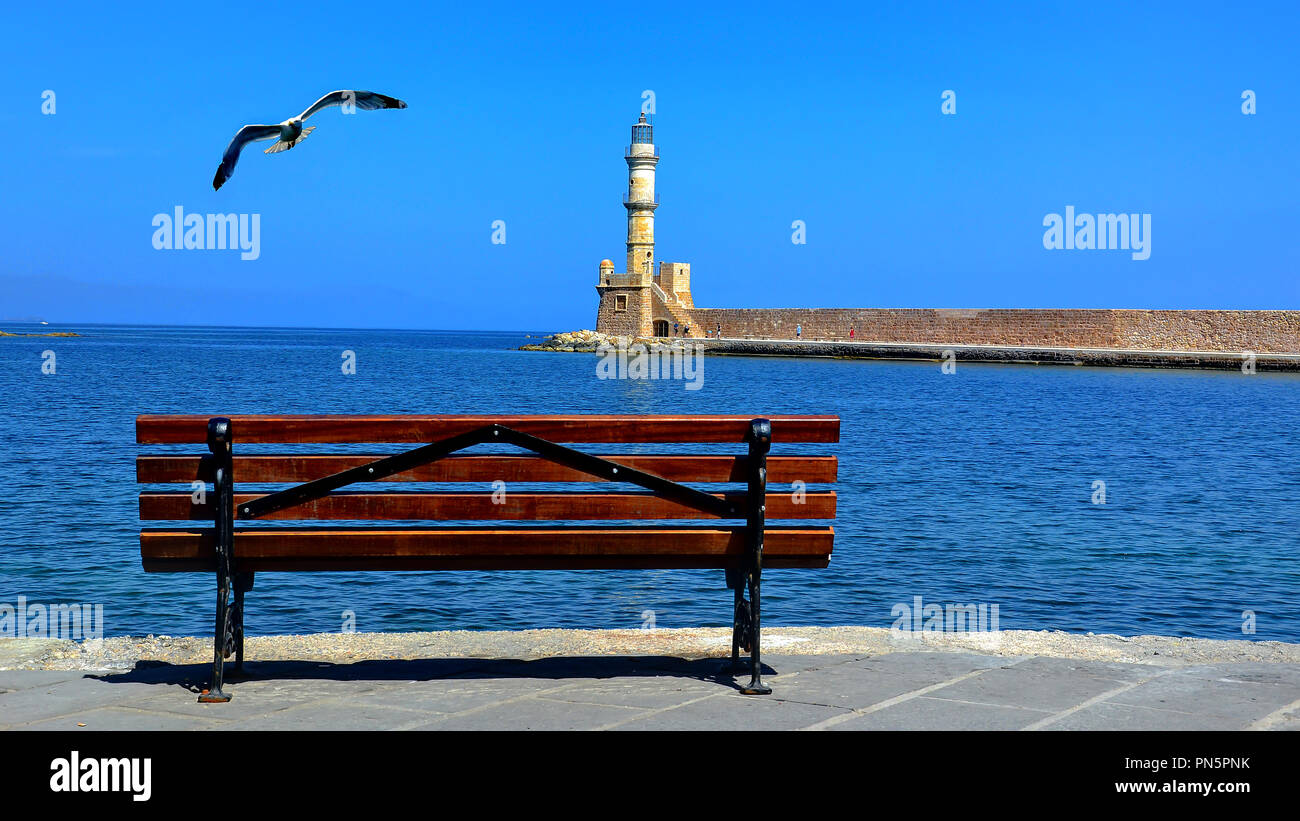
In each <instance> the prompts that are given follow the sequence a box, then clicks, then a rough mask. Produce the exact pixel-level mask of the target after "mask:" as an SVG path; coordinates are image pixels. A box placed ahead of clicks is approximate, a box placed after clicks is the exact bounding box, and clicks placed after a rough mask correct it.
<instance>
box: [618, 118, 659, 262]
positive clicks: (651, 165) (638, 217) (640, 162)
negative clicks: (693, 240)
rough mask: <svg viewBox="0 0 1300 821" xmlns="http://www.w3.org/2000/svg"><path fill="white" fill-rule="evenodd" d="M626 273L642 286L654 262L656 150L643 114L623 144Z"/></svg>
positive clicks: (650, 130)
mask: <svg viewBox="0 0 1300 821" xmlns="http://www.w3.org/2000/svg"><path fill="white" fill-rule="evenodd" d="M624 159H626V160H627V194H625V195H624V196H623V207H625V208H626V209H627V272H628V273H629V274H631V275H632V276H633V278H634V279H636V280H638V281H639V282H640V283H641V284H642V285H644V286H648V285H649V284H650V282H651V280H652V279H653V277H654V273H655V270H654V262H655V209H656V208H658V207H659V202H658V200H657V199H656V198H655V166H656V165H658V164H659V151H658V149H656V148H655V140H654V126H653V125H651V124H650V123H648V122H646V119H645V114H644V113H642V114H641V119H640V120H638V121H637V122H636V125H634V126H632V143H631V145H629V146H628V147H627V154H626V156H625V157H624Z"/></svg>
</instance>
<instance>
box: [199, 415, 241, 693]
mask: <svg viewBox="0 0 1300 821" xmlns="http://www.w3.org/2000/svg"><path fill="white" fill-rule="evenodd" d="M208 449H209V450H211V451H212V457H213V460H214V463H213V467H214V468H215V470H214V471H213V481H212V489H213V491H214V495H215V496H216V514H215V516H214V520H215V521H214V525H215V536H216V554H217V556H216V558H217V621H216V627H215V628H213V638H212V646H213V653H212V655H213V658H212V683H211V684H210V685H209V686H208V689H207V690H205V691H203V692H202V693H200V694H199V701H200V702H202V703H204V704H214V703H221V702H225V701H230V696H228V695H226V693H225V692H224V691H223V690H222V689H221V684H222V673H223V672H224V671H223V667H224V665H225V656H226V646H227V638H228V637H229V638H233V636H232V634H231V633H230V628H231V624H230V616H231V613H230V587H231V573H230V568H231V552H232V551H233V549H234V543H235V522H234V518H235V504H234V503H235V499H234V483H233V479H234V477H233V476H232V475H231V472H230V471H231V462H232V459H231V451H230V420H229V419H225V418H222V417H218V418H215V419H210V420H208Z"/></svg>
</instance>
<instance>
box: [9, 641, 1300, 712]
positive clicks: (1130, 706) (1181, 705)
mask: <svg viewBox="0 0 1300 821" xmlns="http://www.w3.org/2000/svg"><path fill="white" fill-rule="evenodd" d="M764 660H765V668H766V672H765V673H764V679H765V680H766V682H767V683H768V684H769V685H770V686H771V687H772V688H773V691H774V692H773V694H772V695H770V696H765V697H764V696H742V695H740V694H739V693H738V692H737V691H736V687H737V684H738V683H744V682H746V681H748V676H740V677H737V678H736V679H735V680H733V679H732V678H731V677H729V676H721V675H719V671H720V669H721V661H720V660H719V659H717V658H682V657H674V656H652V655H644V656H636V655H622V656H619V655H612V656H554V657H548V658H539V659H535V660H531V661H524V660H511V659H501V660H493V659H483V658H431V659H405V660H404V659H386V660H376V661H358V662H353V663H338V662H327V661H259V662H251V663H250V664H249V665H248V672H249V674H250V675H249V676H248V677H246V678H244V679H234V680H233V681H231V682H228V683H227V690H228V691H229V692H230V693H232V694H233V696H234V698H233V700H232V701H231V702H229V703H227V704H199V703H197V701H196V694H197V692H198V689H199V687H201V686H203V685H204V682H205V679H206V676H207V674H208V667H207V666H204V665H198V664H175V665H173V664H167V663H161V662H156V661H140V662H138V663H136V664H135V666H134V668H133V669H131V670H129V671H126V672H86V671H78V670H7V671H0V729H29V730H50V729H53V730H79V729H84V730H86V731H93V730H148V729H165V730H167V729H174V730H205V729H218V730H224V729H230V730H269V729H344V730H351V729H402V730H426V729H427V730H444V729H445V730H513V729H530V730H569V729H582V730H597V729H609V730H678V729H681V730H713V729H718V730H735V729H748V730H760V729H771V730H793V729H815V730H823V729H824V730H875V729H882V730H884V729H890V730H893V729H899V730H940V729H942V730H952V729H957V730H1083V729H1087V730H1237V729H1260V730H1296V729H1300V664H1292V663H1277V662H1257V661H1252V662H1221V663H1212V664H1192V665H1187V666H1175V667H1170V666H1156V665H1152V664H1145V663H1118V662H1111V661H1091V660H1083V659H1069V658H1055V657H1048V656H1033V655H1028V656H1015V657H1007V656H996V655H985V654H981V653H975V652H950V651H941V652H931V651H927V650H914V651H903V652H891V653H885V654H880V655H865V654H856V655H846V654H835V655H781V654H778V653H769V654H766V655H765V657H764ZM227 669H228V670H230V669H231V668H230V667H228V668H227Z"/></svg>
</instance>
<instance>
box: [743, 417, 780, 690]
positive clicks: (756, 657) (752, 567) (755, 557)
mask: <svg viewBox="0 0 1300 821" xmlns="http://www.w3.org/2000/svg"><path fill="white" fill-rule="evenodd" d="M749 424H750V427H749V489H748V493H747V494H746V495H747V497H748V499H749V521H748V522H747V525H746V528H745V532H746V541H747V542H748V548H749V551H748V552H749V557H748V558H749V573H748V575H749V627H750V631H751V633H750V643H751V645H752V646H751V648H750V653H749V662H750V669H751V678H750V680H749V684H746V685H745V686H744V687H742V688H740V692H742V693H744V694H745V695H747V696H765V695H767V694H769V693H771V692H772V688H771V687H768V686H767V685H766V684H764V683H763V654H762V650H761V649H760V644H759V643H760V634H761V632H762V631H761V626H760V621H759V611H760V608H759V588H760V580H761V578H762V574H763V528H764V523H765V521H766V517H767V504H766V502H767V452H768V450H769V449H770V448H771V446H772V423H771V422H769V421H768V420H766V419H755V420H753V421H752V422H750V423H749Z"/></svg>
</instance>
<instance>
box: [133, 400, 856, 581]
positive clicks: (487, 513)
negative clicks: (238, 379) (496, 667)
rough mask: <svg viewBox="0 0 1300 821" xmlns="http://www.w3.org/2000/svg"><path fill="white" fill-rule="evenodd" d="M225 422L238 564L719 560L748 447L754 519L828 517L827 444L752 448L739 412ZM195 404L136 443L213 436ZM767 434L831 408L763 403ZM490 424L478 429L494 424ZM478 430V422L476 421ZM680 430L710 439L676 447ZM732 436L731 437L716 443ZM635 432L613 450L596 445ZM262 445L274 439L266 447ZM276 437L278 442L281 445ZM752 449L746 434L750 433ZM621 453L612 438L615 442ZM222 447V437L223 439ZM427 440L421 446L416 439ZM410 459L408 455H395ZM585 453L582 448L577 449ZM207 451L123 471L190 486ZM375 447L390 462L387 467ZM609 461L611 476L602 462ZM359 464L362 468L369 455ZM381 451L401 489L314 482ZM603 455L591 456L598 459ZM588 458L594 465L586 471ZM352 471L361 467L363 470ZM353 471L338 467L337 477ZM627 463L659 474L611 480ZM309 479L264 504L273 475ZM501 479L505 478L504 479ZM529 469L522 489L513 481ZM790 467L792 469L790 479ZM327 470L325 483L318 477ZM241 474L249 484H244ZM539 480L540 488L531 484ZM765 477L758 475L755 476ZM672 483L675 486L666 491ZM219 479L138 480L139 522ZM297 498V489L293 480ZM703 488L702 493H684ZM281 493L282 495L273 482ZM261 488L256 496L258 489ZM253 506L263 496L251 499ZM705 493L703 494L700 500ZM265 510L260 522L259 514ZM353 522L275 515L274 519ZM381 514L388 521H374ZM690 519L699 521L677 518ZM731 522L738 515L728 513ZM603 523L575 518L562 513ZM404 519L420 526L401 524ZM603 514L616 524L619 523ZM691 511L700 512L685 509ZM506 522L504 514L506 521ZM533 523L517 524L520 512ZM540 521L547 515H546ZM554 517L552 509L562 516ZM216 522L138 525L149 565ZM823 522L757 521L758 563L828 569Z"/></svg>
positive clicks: (201, 552)
mask: <svg viewBox="0 0 1300 821" xmlns="http://www.w3.org/2000/svg"><path fill="white" fill-rule="evenodd" d="M226 418H228V419H229V420H230V422H229V426H228V436H229V442H230V450H231V451H233V455H232V456H230V457H228V458H230V463H229V464H230V469H229V475H230V476H231V477H232V479H233V487H232V490H233V505H234V514H233V518H234V521H235V522H236V523H237V524H238V525H239V526H237V527H235V529H234V533H235V549H234V555H235V558H236V561H237V563H238V566H239V568H240V569H241V570H246V571H258V570H263V571H264V570H318V569H319V570H327V569H328V570H347V569H356V570H364V569H411V570H416V569H470V568H473V569H493V568H503V569H509V568H561V567H575V568H583V567H731V566H732V565H734V564H735V563H736V562H738V561H740V559H741V558H742V557H743V554H744V537H743V532H742V531H743V530H744V524H745V521H746V519H747V517H749V516H750V515H751V514H752V512H753V508H752V505H751V504H750V502H751V494H750V491H749V488H750V487H753V486H754V485H753V484H752V483H753V481H754V479H755V476H754V471H753V470H752V467H753V466H754V464H755V460H756V459H757V460H759V461H760V462H761V461H763V460H765V467H766V471H765V475H764V476H763V477H762V481H763V483H764V484H765V483H768V482H770V483H773V484H779V485H786V486H787V487H783V488H780V489H779V490H778V489H776V488H768V489H767V491H766V494H765V496H764V501H765V504H764V510H763V511H762V515H765V518H766V520H767V521H772V520H776V521H781V520H831V519H834V517H835V493H834V492H833V491H831V490H828V489H823V490H818V489H816V488H815V487H809V486H816V485H825V484H829V483H833V482H834V481H835V480H836V475H837V470H838V462H837V459H836V457H835V456H834V455H830V454H806V453H789V454H785V453H773V454H772V455H766V451H767V448H766V445H764V446H763V448H762V451H761V452H758V451H755V449H754V446H753V445H752V443H751V439H752V438H753V434H752V427H753V426H752V423H753V421H754V420H753V419H752V418H751V417H748V416H699V415H691V416H628V415H566V416H478V415H454V416H452V415H444V416H423V415H421V416H416V415H404V416H339V415H295V416H261V415H232V416H229V417H226ZM211 419H212V417H209V416H206V415H203V416H200V415H145V416H140V417H139V418H138V419H137V420H136V440H137V441H138V442H139V443H141V444H159V445H162V444H166V445H185V444H204V445H211V443H210V431H209V422H210V420H211ZM768 419H769V420H770V432H771V436H770V439H771V442H772V443H773V444H774V445H775V446H778V447H779V446H782V445H784V444H786V443H797V442H804V443H830V442H836V441H838V440H839V419H838V418H837V417H834V416H773V417H768ZM493 431H496V432H498V433H499V434H503V435H504V436H503V438H500V439H495V438H489V437H490V436H491V435H492V434H491V432H493ZM485 432H488V435H487V436H485V435H484V434H485ZM475 437H478V438H479V439H482V441H484V442H485V443H492V442H495V441H506V442H507V443H509V444H517V445H518V444H521V443H522V445H521V446H522V447H528V448H532V451H523V452H509V453H503V452H499V450H500V449H495V450H494V452H487V453H485V452H460V451H457V452H452V453H433V454H431V455H433V456H435V457H437V458H436V460H435V461H431V462H427V463H422V464H414V466H411V467H409V468H406V469H402V470H397V471H396V472H392V473H391V474H390V475H384V474H385V471H386V470H391V469H393V468H394V467H402V464H409V463H410V460H411V459H413V458H416V457H418V456H419V453H418V452H416V451H407V452H406V453H407V454H410V453H415V454H416V456H415V457H408V456H405V455H403V456H402V457H399V456H398V455H397V454H398V453H399V451H398V450H395V449H392V448H390V449H388V450H387V451H385V452H351V451H352V450H353V449H352V448H340V447H336V448H332V449H331V448H324V449H322V450H311V451H307V450H305V449H303V448H301V447H299V446H303V445H348V446H353V445H368V444H390V445H391V444H406V445H410V446H425V447H423V448H421V449H420V450H422V451H433V450H436V449H437V446H435V445H431V443H448V442H450V443H454V444H463V443H464V442H465V441H477V440H476V439H475ZM558 443H566V444H581V445H601V446H604V447H602V448H601V451H602V452H600V453H596V454H594V456H596V457H598V459H597V460H596V462H600V463H604V464H595V463H588V462H584V461H582V460H581V459H579V458H578V457H580V456H581V455H582V454H578V456H573V455H572V454H573V451H572V450H571V449H569V448H566V447H562V446H560V445H559V444H558ZM669 443H675V444H676V448H675V449H671V450H669V449H661V450H665V452H661V453H646V452H639V451H644V450H646V448H644V447H641V446H643V445H658V444H669ZM682 444H691V445H696V444H698V445H704V444H709V445H710V446H711V447H710V448H708V449H706V450H699V449H697V450H689V451H685V452H684V451H682V450H681V445H682ZM726 444H730V445H733V446H735V452H730V453H726V452H719V450H720V448H718V447H716V446H717V445H726ZM616 445H633V446H635V447H631V448H625V449H623V450H621V451H617V449H615V450H611V449H610V448H609V446H616ZM268 446H271V447H270V450H268ZM273 446H293V448H292V452H289V451H290V449H288V448H285V447H280V448H279V451H280V452H276V451H275V448H274V447H273ZM746 448H748V449H746ZM616 451H617V452H616ZM227 452H230V451H227ZM425 455H430V454H425ZM400 458H407V459H408V462H407V463H397V462H393V461H392V460H394V459H400ZM588 458H590V457H588ZM221 459H222V456H221V455H220V454H219V453H216V452H215V448H214V453H158V454H145V455H141V456H139V457H138V459H137V463H136V479H137V481H138V482H140V483H144V484H178V483H183V484H186V485H190V484H191V483H194V482H204V483H210V482H213V480H214V478H215V477H216V472H217V469H218V468H219V466H220V465H221V464H222V462H221ZM383 460H388V462H387V465H386V466H385V462H384V461H383ZM611 463H612V464H615V465H617V466H621V467H622V473H618V471H617V470H615V471H614V473H613V474H611V473H608V472H605V474H604V475H600V472H601V471H608V464H611ZM367 466H372V467H369V468H368V467H367ZM373 466H380V471H379V473H380V476H381V477H382V478H380V479H379V481H382V482H383V483H384V484H387V483H401V485H400V486H401V487H403V488H409V489H402V490H398V489H393V488H376V487H374V486H373V485H367V484H366V483H360V484H347V485H346V486H340V487H338V488H337V489H331V488H329V487H325V488H323V489H322V488H321V487H315V488H313V486H312V485H311V484H310V483H318V484H319V483H321V482H323V481H324V480H326V479H327V477H332V476H336V475H338V474H340V473H344V472H347V471H352V474H351V476H352V478H353V479H361V480H363V482H364V481H365V480H368V479H370V478H371V477H369V476H366V475H365V473H364V472H365V471H366V470H372V471H373V470H374V467H373ZM597 469H599V470H597ZM589 471H595V472H596V475H593V473H592V472H589ZM358 474H360V475H358ZM347 475H349V474H345V476H347ZM627 476H633V477H637V476H640V477H646V476H648V477H650V478H651V479H657V480H658V483H657V484H656V483H653V482H650V483H647V482H642V483H641V484H640V486H637V483H636V481H635V480H634V482H633V484H632V486H630V487H629V486H628V485H624V484H609V483H610V482H619V480H620V479H623V478H624V477H627ZM578 482H581V483H603V484H598V485H596V486H595V487H594V488H581V489H577V490H573V489H568V490H566V489H563V487H564V485H565V484H571V483H578ZM300 483H309V484H307V485H306V486H305V487H300V488H295V489H292V491H291V492H289V493H287V494H282V497H279V498H278V501H277V503H276V504H272V505H270V506H267V505H266V502H267V499H266V498H264V497H267V496H268V494H270V493H273V492H275V491H276V490H282V489H283V488H277V487H275V486H276V485H294V484H300ZM442 483H457V484H462V485H470V484H478V485H481V487H480V488H477V489H473V490H468V491H466V490H455V491H453V490H446V489H442V488H438V487H431V486H424V487H422V486H421V485H440V484H442ZM502 483H503V484H502ZM524 483H527V484H526V485H525V486H524V487H522V488H517V487H516V486H517V485H521V484H524ZM701 483H702V484H706V485H710V484H711V485H735V484H737V483H740V484H744V485H746V487H734V486H733V487H717V488H713V489H710V490H709V491H708V493H709V495H710V496H712V497H714V498H715V499H716V500H717V502H716V503H715V504H714V505H713V507H711V508H709V509H708V510H705V509H702V507H701V505H702V504H703V502H704V501H705V500H701V499H700V498H699V496H700V495H703V494H701V493H700V490H699V489H698V488H692V487H691V486H693V485H696V484H701ZM796 483H801V484H796ZM326 484H327V485H328V483H326ZM250 485H252V486H254V487H249V486H250ZM539 485H540V486H539ZM759 486H760V487H762V486H763V485H759ZM678 488H682V489H680V490H679V489H678ZM216 491H217V489H215V488H206V487H205V489H204V492H203V494H196V493H194V492H192V491H191V489H190V488H189V487H187V488H185V489H184V490H180V491H176V490H172V491H157V490H145V491H143V492H141V494H140V518H141V519H142V520H144V521H150V522H154V521H172V522H196V521H202V522H207V523H212V522H213V521H214V518H216V517H217V514H218V511H217V507H216V505H217V492H216ZM294 493H297V494H298V496H300V497H303V498H304V499H305V500H303V501H295V497H293V494H294ZM692 494H699V495H694V496H693V495H692ZM284 496H288V497H290V498H283V497H284ZM259 499H260V500H261V502H259V501H258V500H259ZM259 505H262V508H261V509H259V507H258V506H259ZM706 507H707V505H706ZM272 520H274V521H275V522H276V524H272V525H269V526H266V525H263V526H258V525H257V522H262V521H272ZM293 520H297V521H313V522H321V521H325V522H336V523H337V522H344V521H347V522H366V523H367V525H366V526H343V525H340V524H333V525H328V526H326V525H320V524H316V525H313V526H297V527H284V526H280V525H279V522H282V521H293ZM376 520H381V521H386V522H388V523H389V524H387V525H384V526H376V525H373V524H372V522H373V521H376ZM688 520H694V521H695V522H697V524H692V525H686V524H682V522H685V521H688ZM727 520H739V521H727ZM594 521H600V522H604V524H601V525H590V524H586V525H581V526H579V525H574V524H569V523H572V522H594ZM412 522H420V523H424V524H420V525H411V524H410V523H412ZM430 522H432V523H439V522H443V523H445V522H456V523H461V522H480V523H481V522H494V523H497V524H493V525H483V524H477V525H461V524H457V525H455V526H448V525H430V524H427V523H430ZM616 522H621V523H618V524H615V523H616ZM698 522H703V523H704V524H698ZM503 523H504V524H503ZM523 523H528V524H523ZM543 523H545V524H543ZM557 523H558V524H557ZM213 531H214V529H213V528H212V527H187V526H171V527H165V528H146V529H144V530H142V532H141V553H142V557H143V560H144V566H145V569H146V570H150V571H182V570H212V569H213V568H214V567H215V559H214V553H213V544H214V532H213ZM832 539H833V530H832V528H831V527H830V526H829V525H820V526H815V525H810V524H802V525H768V526H767V527H766V544H765V548H764V554H765V560H764V564H765V565H766V566H769V567H824V566H826V564H827V562H828V561H829V556H830V551H831V542H832Z"/></svg>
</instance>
